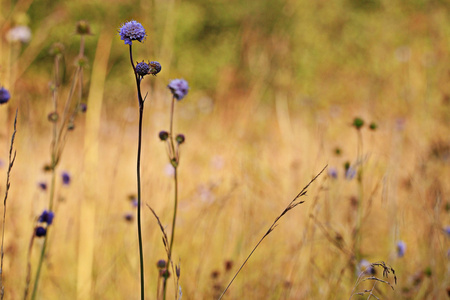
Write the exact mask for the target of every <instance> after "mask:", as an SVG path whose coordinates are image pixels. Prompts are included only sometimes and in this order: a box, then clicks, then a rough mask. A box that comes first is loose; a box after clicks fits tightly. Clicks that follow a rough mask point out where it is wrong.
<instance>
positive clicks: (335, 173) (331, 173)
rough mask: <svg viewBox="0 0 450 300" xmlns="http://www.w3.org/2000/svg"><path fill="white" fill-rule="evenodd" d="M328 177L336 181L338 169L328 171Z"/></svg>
mask: <svg viewBox="0 0 450 300" xmlns="http://www.w3.org/2000/svg"><path fill="white" fill-rule="evenodd" d="M328 176H330V177H331V178H334V179H336V178H337V177H338V170H337V169H336V168H333V167H331V168H330V169H328Z"/></svg>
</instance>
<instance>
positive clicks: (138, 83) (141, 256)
mask: <svg viewBox="0 0 450 300" xmlns="http://www.w3.org/2000/svg"><path fill="white" fill-rule="evenodd" d="M130 61H131V66H132V67H133V71H134V77H135V79H136V87H137V91H138V101H139V135H138V149H137V170H136V171H137V198H138V199H137V200H138V205H137V227H138V240H139V265H140V272H141V300H144V299H145V297H144V295H145V288H144V284H145V280H144V251H143V249H142V226H141V203H142V200H141V199H142V198H141V148H142V119H143V116H144V99H143V98H142V94H141V78H140V76H139V75H138V74H137V73H136V68H135V66H134V63H133V53H132V47H131V45H130Z"/></svg>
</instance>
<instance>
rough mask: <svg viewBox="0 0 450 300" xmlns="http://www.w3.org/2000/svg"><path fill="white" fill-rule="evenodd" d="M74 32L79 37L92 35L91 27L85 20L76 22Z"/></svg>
mask: <svg viewBox="0 0 450 300" xmlns="http://www.w3.org/2000/svg"><path fill="white" fill-rule="evenodd" d="M76 32H77V34H79V35H85V34H88V35H89V34H92V33H91V27H90V26H89V23H88V21H85V20H81V21H78V23H77V29H76Z"/></svg>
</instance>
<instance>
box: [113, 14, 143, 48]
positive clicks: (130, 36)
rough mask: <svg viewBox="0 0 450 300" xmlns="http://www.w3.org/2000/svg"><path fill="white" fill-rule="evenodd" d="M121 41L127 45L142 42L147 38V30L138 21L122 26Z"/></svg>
mask: <svg viewBox="0 0 450 300" xmlns="http://www.w3.org/2000/svg"><path fill="white" fill-rule="evenodd" d="M119 34H120V39H121V40H123V41H124V42H125V44H126V45H130V46H131V45H132V43H133V41H139V42H142V41H143V40H144V38H145V37H146V36H147V34H145V29H144V27H143V26H142V25H141V23H139V22H136V21H134V20H133V21H130V22H127V23H125V24H123V25H122V27H121V28H120V31H119Z"/></svg>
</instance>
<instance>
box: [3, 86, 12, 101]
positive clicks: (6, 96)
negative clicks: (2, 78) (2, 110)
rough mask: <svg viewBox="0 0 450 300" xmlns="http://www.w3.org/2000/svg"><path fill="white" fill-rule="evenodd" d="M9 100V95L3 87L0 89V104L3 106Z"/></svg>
mask: <svg viewBox="0 0 450 300" xmlns="http://www.w3.org/2000/svg"><path fill="white" fill-rule="evenodd" d="M9 99H11V94H10V93H9V91H8V90H7V89H5V88H4V87H1V88H0V104H5V103H6V102H8V101H9Z"/></svg>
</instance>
